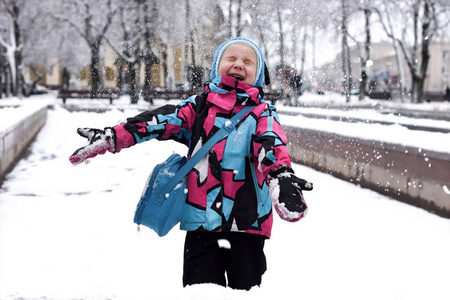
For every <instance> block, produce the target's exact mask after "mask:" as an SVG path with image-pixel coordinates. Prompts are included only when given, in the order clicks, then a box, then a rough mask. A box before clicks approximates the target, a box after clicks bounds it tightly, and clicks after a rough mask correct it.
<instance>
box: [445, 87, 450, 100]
mask: <svg viewBox="0 0 450 300" xmlns="http://www.w3.org/2000/svg"><path fill="white" fill-rule="evenodd" d="M445 100H450V87H449V86H448V85H447V88H446V89H445Z"/></svg>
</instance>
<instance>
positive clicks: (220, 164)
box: [114, 76, 291, 237]
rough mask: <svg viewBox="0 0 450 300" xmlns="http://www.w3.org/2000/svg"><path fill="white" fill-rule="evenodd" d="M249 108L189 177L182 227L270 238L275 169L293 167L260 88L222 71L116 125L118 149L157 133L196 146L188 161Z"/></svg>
mask: <svg viewBox="0 0 450 300" xmlns="http://www.w3.org/2000/svg"><path fill="white" fill-rule="evenodd" d="M245 105H251V106H255V108H254V109H252V110H251V111H250V112H249V113H247V114H246V115H245V116H244V117H243V118H242V120H241V121H240V122H239V124H238V125H237V126H236V129H235V130H234V131H232V132H231V133H230V134H229V135H228V136H227V137H226V138H224V139H223V140H221V141H219V142H218V143H217V144H215V145H214V146H213V148H212V149H211V150H210V151H209V153H208V155H206V156H205V157H204V158H203V159H202V160H201V161H200V162H199V163H198V164H197V165H196V166H195V167H194V168H193V169H192V171H190V172H189V174H188V181H187V188H188V194H187V200H186V203H185V207H184V209H183V217H182V221H181V229H183V230H188V231H194V230H203V231H240V232H248V233H254V234H260V235H264V236H266V237H270V234H271V229H272V221H273V217H272V201H271V198H270V195H269V189H268V186H267V183H266V177H267V175H268V173H269V171H270V170H272V169H275V168H278V167H280V166H282V165H288V166H290V164H291V158H290V156H289V154H288V152H287V149H286V147H285V146H286V136H285V133H284V132H283V130H282V129H281V125H280V122H279V119H278V115H277V114H276V112H275V107H274V106H271V105H269V104H268V103H266V102H265V101H264V100H263V99H261V93H260V89H258V88H255V87H252V86H250V85H247V84H245V83H243V82H241V81H237V80H236V79H235V78H233V77H228V76H218V77H216V78H215V79H214V80H213V81H212V82H210V83H209V84H208V85H206V86H205V92H204V93H203V94H201V95H198V96H192V97H190V98H189V99H187V100H185V101H182V102H181V103H179V104H178V105H165V106H162V107H160V108H157V109H155V110H152V111H146V112H143V113H141V114H139V115H137V116H136V117H133V118H130V119H128V120H127V122H126V123H123V124H120V125H118V126H115V127H114V130H115V132H116V152H119V151H120V150H121V149H122V148H126V147H129V146H132V145H135V144H137V143H141V142H143V141H147V140H150V139H153V138H156V139H158V140H168V139H172V140H175V141H178V142H180V143H183V144H185V145H187V146H188V147H189V151H188V159H189V157H190V156H191V155H192V154H193V153H195V152H196V151H197V150H198V149H199V148H200V147H201V146H202V145H203V144H204V143H205V142H206V141H207V140H208V139H209V138H210V137H211V136H212V135H214V133H215V132H217V131H218V130H219V129H220V128H221V127H222V126H223V125H224V124H225V123H226V122H227V121H228V120H230V119H231V117H232V116H233V115H234V114H236V113H237V112H238V111H239V110H241V109H242V107H243V106H245Z"/></svg>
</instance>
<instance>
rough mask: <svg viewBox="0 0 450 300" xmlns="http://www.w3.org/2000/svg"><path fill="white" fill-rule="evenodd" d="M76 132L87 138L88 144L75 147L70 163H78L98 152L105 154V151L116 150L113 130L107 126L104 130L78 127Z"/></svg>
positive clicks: (113, 151)
mask: <svg viewBox="0 0 450 300" xmlns="http://www.w3.org/2000/svg"><path fill="white" fill-rule="evenodd" d="M77 132H78V134H79V135H81V136H82V137H85V138H87V139H88V143H89V144H88V145H86V146H84V147H81V148H79V149H77V150H76V151H75V152H74V153H73V154H72V155H71V156H70V157H69V160H70V162H71V163H72V164H74V165H78V164H80V163H82V162H83V161H85V160H86V159H88V158H91V157H95V156H97V155H98V154H105V152H106V151H109V152H111V153H115V152H116V142H115V140H116V139H115V132H114V130H113V129H112V128H110V127H107V128H105V130H100V129H95V128H78V130H77Z"/></svg>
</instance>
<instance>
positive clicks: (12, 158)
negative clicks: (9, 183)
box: [0, 106, 47, 186]
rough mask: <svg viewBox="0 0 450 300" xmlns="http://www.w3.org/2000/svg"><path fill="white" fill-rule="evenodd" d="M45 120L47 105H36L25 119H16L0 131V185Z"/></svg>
mask: <svg viewBox="0 0 450 300" xmlns="http://www.w3.org/2000/svg"><path fill="white" fill-rule="evenodd" d="M17 109H20V108H17ZM46 120H47V106H41V107H37V109H36V111H35V112H33V113H31V114H30V115H28V116H27V117H26V118H25V119H23V120H18V122H17V123H15V124H11V126H9V127H8V128H7V129H6V130H5V131H4V132H0V186H1V185H2V183H3V180H4V179H5V177H6V175H7V174H8V173H9V172H10V171H11V170H12V169H13V167H14V165H15V164H16V163H17V162H18V161H19V160H20V159H21V158H22V157H23V155H24V154H25V153H26V150H27V148H28V146H29V145H30V144H31V143H32V142H33V140H34V138H35V137H36V135H37V134H38V133H39V131H40V129H41V128H42V126H44V124H45V122H46Z"/></svg>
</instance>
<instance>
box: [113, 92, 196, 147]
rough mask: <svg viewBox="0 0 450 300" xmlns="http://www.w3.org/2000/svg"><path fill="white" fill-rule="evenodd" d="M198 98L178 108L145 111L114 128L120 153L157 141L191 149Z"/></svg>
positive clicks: (178, 105)
mask: <svg viewBox="0 0 450 300" xmlns="http://www.w3.org/2000/svg"><path fill="white" fill-rule="evenodd" d="M195 98H196V97H195V96H192V97H190V98H189V99H187V100H185V101H182V102H181V103H179V104H177V105H165V106H162V107H159V108H157V109H154V110H151V111H145V112H143V113H141V114H139V115H137V116H135V117H132V118H128V119H127V122H125V123H122V124H119V125H117V126H114V127H113V129H114V131H115V134H116V152H119V151H120V150H122V149H123V148H128V147H130V146H133V145H135V144H138V143H141V142H144V141H148V140H151V139H153V138H156V139H158V140H170V139H171V140H175V141H177V142H180V143H183V144H185V145H189V138H190V134H191V130H192V125H193V123H194V118H195V108H196V102H195Z"/></svg>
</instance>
